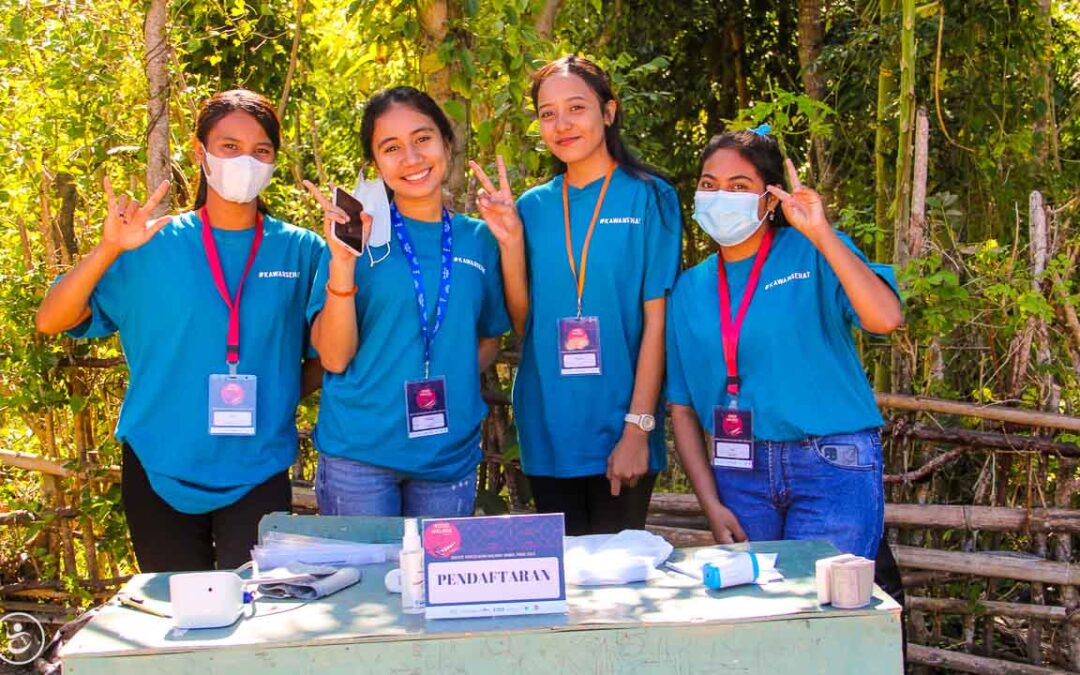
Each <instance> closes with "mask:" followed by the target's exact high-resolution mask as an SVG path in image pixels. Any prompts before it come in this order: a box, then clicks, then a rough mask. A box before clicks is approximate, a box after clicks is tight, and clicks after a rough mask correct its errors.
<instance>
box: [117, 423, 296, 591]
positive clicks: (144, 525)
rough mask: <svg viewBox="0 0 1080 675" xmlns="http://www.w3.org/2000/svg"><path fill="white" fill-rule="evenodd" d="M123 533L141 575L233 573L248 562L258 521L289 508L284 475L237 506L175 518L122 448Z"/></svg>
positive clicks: (257, 488)
mask: <svg viewBox="0 0 1080 675" xmlns="http://www.w3.org/2000/svg"><path fill="white" fill-rule="evenodd" d="M120 485H121V496H122V499H123V503H124V512H125V513H126V514H127V522H128V531H129V532H130V533H131V543H132V545H133V546H134V547H135V558H136V559H137V560H138V561H139V569H140V570H141V571H142V572H189V571H199V570H212V569H234V568H236V567H239V566H240V565H243V564H244V563H245V562H247V561H248V560H249V559H250V558H251V548H252V546H254V545H255V543H256V541H257V540H258V537H259V519H260V518H262V517H263V516H264V515H266V514H267V513H270V512H272V511H286V512H287V511H289V510H290V509H291V508H292V487H291V485H290V483H289V472H288V471H283V472H281V473H279V474H277V475H275V476H272V477H271V478H269V479H268V480H267V481H266V482H264V483H261V484H259V485H256V486H255V487H254V488H253V489H252V490H251V492H248V493H247V494H246V495H244V496H243V497H241V498H240V500H239V501H237V502H235V503H233V504H230V505H228V506H225V507H222V508H220V509H216V510H214V511H211V512H209V513H198V514H190V513H181V512H180V511H177V510H176V509H174V508H173V507H171V506H169V504H168V503H167V502H166V501H165V500H164V499H162V498H161V497H160V496H159V495H158V493H156V492H154V488H153V487H152V486H151V485H150V480H149V479H148V478H147V476H146V470H145V469H143V465H142V462H140V461H139V458H138V457H137V456H136V455H135V453H134V452H133V451H132V450H131V448H130V447H129V446H128V445H126V444H125V445H124V461H123V471H122V477H121V481H120Z"/></svg>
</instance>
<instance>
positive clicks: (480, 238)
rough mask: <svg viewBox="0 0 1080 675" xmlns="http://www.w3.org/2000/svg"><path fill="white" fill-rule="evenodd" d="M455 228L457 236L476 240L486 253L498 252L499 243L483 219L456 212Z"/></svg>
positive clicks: (471, 240)
mask: <svg viewBox="0 0 1080 675" xmlns="http://www.w3.org/2000/svg"><path fill="white" fill-rule="evenodd" d="M453 228H454V236H455V237H457V238H463V239H465V240H467V241H470V242H475V244H476V246H477V247H479V248H480V249H481V250H482V251H484V252H485V253H497V251H498V248H499V244H498V242H497V241H495V235H493V234H491V230H489V229H488V226H487V223H485V222H484V221H483V220H480V219H479V218H474V217H472V216H467V215H465V214H463V213H455V214H454V219H453Z"/></svg>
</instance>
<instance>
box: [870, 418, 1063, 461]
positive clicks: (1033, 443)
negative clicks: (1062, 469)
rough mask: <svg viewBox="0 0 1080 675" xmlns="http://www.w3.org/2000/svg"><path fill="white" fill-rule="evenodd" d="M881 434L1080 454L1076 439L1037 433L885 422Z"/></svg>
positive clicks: (983, 446) (1043, 451) (974, 445)
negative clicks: (1025, 433)
mask: <svg viewBox="0 0 1080 675" xmlns="http://www.w3.org/2000/svg"><path fill="white" fill-rule="evenodd" d="M882 435H883V436H887V437H892V438H913V439H916V440H920V441H929V442H931V443H948V444H952V445H966V446H970V447H972V448H988V449H989V448H992V449H994V450H1006V451H1011V452H1042V453H1046V454H1057V455H1061V456H1062V457H1080V446H1077V445H1076V444H1075V443H1065V442H1060V441H1053V440H1050V439H1048V438H1041V437H1039V436H1023V435H1020V434H1005V433H997V432H993V431H975V430H973V429H958V428H956V427H948V428H936V427H931V426H924V425H906V424H897V423H893V424H890V425H888V426H886V428H885V430H884V432H883V433H882Z"/></svg>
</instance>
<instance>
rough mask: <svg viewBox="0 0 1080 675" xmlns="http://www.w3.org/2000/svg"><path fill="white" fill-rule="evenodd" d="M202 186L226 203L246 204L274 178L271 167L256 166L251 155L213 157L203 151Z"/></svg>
mask: <svg viewBox="0 0 1080 675" xmlns="http://www.w3.org/2000/svg"><path fill="white" fill-rule="evenodd" d="M203 156H204V157H206V165H205V166H204V167H203V171H204V172H205V174H206V182H207V183H208V184H209V185H210V187H212V188H214V192H216V193H218V194H219V195H220V196H221V198H222V199H224V200H225V201H227V202H236V203H238V204H246V203H248V202H250V201H251V200H253V199H255V198H256V197H258V196H259V193H260V192H262V191H263V188H265V187H266V186H267V185H269V184H270V178H271V176H273V175H274V168H275V166H274V164H273V163H271V164H267V163H265V162H260V161H259V160H257V159H255V158H254V157H252V156H251V155H239V156H237V157H217V156H215V155H212V154H210V151H209V150H207V149H206V148H205V147H204V148H203Z"/></svg>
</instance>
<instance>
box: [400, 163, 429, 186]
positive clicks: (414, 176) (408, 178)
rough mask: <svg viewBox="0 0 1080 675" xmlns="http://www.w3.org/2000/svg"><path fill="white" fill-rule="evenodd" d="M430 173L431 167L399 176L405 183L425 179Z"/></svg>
mask: <svg viewBox="0 0 1080 675" xmlns="http://www.w3.org/2000/svg"><path fill="white" fill-rule="evenodd" d="M430 175H431V167H428V168H426V169H424V170H423V171H417V172H416V173H410V174H406V175H404V176H402V177H401V180H403V181H405V182H406V183H420V182H423V181H424V180H425V179H427V177H428V176H430Z"/></svg>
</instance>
